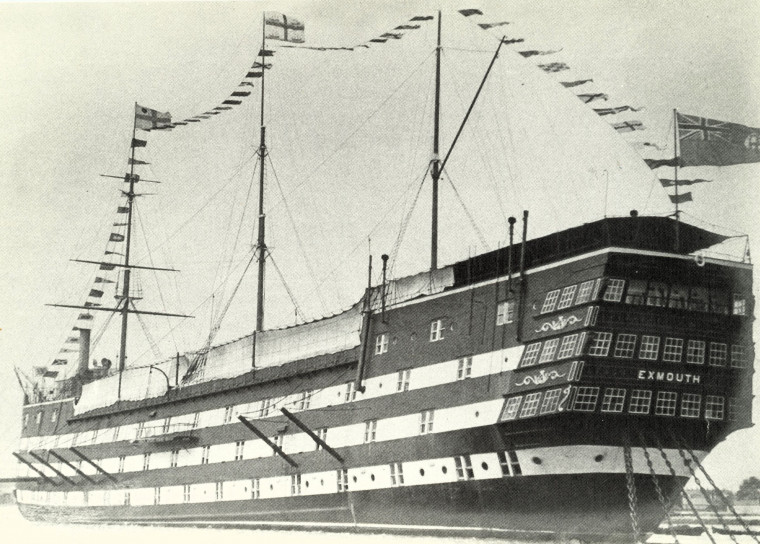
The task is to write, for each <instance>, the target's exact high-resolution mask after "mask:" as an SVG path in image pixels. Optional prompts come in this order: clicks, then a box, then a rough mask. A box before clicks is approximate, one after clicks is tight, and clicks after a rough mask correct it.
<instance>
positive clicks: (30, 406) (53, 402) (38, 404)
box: [22, 397, 74, 410]
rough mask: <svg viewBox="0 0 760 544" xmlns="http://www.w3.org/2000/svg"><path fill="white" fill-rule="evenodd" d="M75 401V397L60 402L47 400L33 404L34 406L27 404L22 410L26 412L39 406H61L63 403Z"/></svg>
mask: <svg viewBox="0 0 760 544" xmlns="http://www.w3.org/2000/svg"><path fill="white" fill-rule="evenodd" d="M73 400H74V397H68V398H65V399H60V400H47V401H45V402H36V403H33V404H25V405H24V406H23V407H22V408H23V409H24V410H26V409H27V408H34V407H37V406H46V405H48V404H61V403H64V402H68V401H73Z"/></svg>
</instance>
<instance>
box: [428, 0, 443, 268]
mask: <svg viewBox="0 0 760 544" xmlns="http://www.w3.org/2000/svg"><path fill="white" fill-rule="evenodd" d="M440 114H441V11H440V10H439V11H438V44H437V46H436V49H435V118H434V120H433V158H432V160H431V171H430V174H431V177H432V178H433V212H432V225H431V229H430V234H431V240H430V270H435V269H436V268H438V180H439V179H440V177H441V158H440V157H439V155H438V140H439V135H440Z"/></svg>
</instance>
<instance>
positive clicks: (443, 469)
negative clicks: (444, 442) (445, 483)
mask: <svg viewBox="0 0 760 544" xmlns="http://www.w3.org/2000/svg"><path fill="white" fill-rule="evenodd" d="M448 471H449V469H448V468H446V466H445V465H444V466H442V467H441V472H443V473H444V474H446V473H447V472H448Z"/></svg>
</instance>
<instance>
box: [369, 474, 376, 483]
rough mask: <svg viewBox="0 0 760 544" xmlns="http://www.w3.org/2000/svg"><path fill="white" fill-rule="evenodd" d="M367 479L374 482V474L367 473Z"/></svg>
mask: <svg viewBox="0 0 760 544" xmlns="http://www.w3.org/2000/svg"><path fill="white" fill-rule="evenodd" d="M369 479H370V480H372V481H373V482H374V481H375V475H374V474H370V475H369Z"/></svg>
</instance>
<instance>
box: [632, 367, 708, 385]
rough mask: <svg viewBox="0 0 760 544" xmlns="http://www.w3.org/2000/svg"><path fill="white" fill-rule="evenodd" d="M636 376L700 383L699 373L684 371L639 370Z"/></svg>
mask: <svg viewBox="0 0 760 544" xmlns="http://www.w3.org/2000/svg"><path fill="white" fill-rule="evenodd" d="M638 378H639V379H640V380H649V381H653V382H677V383H688V384H693V385H696V384H699V383H702V376H700V375H699V374H689V373H686V372H662V371H656V370H643V369H642V370H639V375H638Z"/></svg>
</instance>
